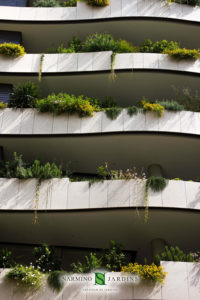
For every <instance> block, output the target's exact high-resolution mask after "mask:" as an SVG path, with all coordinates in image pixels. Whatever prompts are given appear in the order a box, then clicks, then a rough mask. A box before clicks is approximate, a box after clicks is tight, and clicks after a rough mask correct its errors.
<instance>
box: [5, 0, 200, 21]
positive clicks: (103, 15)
mask: <svg viewBox="0 0 200 300" xmlns="http://www.w3.org/2000/svg"><path fill="white" fill-rule="evenodd" d="M115 18H119V19H124V18H155V19H156V18H158V19H167V20H183V21H189V22H200V7H198V6H196V7H193V6H188V5H182V4H177V3H171V5H169V4H168V2H167V1H161V0H134V1H130V0H110V5H109V6H106V7H103V8H95V7H91V6H89V5H87V4H86V3H83V2H78V4H77V7H48V8H47V7H45V8H44V7H40V8H38V7H9V6H1V9H0V20H5V21H18V22H20V21H35V22H40V21H43V22H44V21H45V22H52V21H86V22H87V21H93V20H94V21H95V20H99V19H105V20H109V19H111V20H112V19H115Z"/></svg>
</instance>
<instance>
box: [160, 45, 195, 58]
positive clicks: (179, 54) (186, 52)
mask: <svg viewBox="0 0 200 300" xmlns="http://www.w3.org/2000/svg"><path fill="white" fill-rule="evenodd" d="M164 53H166V54H168V55H169V56H171V57H173V58H175V59H178V60H180V59H197V58H199V57H200V52H199V51H198V50H196V49H193V50H190V49H185V48H182V49H181V48H179V49H175V50H168V49H167V50H165V51H164Z"/></svg>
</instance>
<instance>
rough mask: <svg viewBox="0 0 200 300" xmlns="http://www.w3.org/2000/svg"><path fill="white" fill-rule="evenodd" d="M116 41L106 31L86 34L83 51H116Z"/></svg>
mask: <svg viewBox="0 0 200 300" xmlns="http://www.w3.org/2000/svg"><path fill="white" fill-rule="evenodd" d="M116 50H117V43H116V41H115V40H114V38H113V37H112V35H110V34H108V33H94V34H92V35H90V36H88V37H87V38H86V40H85V43H84V45H83V51H85V52H97V51H113V52H116Z"/></svg>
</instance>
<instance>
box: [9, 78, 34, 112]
mask: <svg viewBox="0 0 200 300" xmlns="http://www.w3.org/2000/svg"><path fill="white" fill-rule="evenodd" d="M38 97H39V87H38V86H37V85H35V84H34V83H33V82H30V81H29V82H26V83H24V84H22V85H18V86H15V87H14V89H13V92H12V93H11V100H10V102H9V107H15V108H33V107H34V106H35V101H36V100H37V98H38Z"/></svg>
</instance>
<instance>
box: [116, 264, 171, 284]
mask: <svg viewBox="0 0 200 300" xmlns="http://www.w3.org/2000/svg"><path fill="white" fill-rule="evenodd" d="M121 271H122V272H128V273H133V274H136V275H138V276H139V277H140V278H141V279H142V280H150V281H152V282H160V283H162V284H164V280H165V277H166V275H167V272H165V271H164V269H163V267H162V266H156V265H155V264H154V263H152V264H151V265H139V264H138V263H134V264H133V263H129V264H128V266H123V267H122V269H121Z"/></svg>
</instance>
